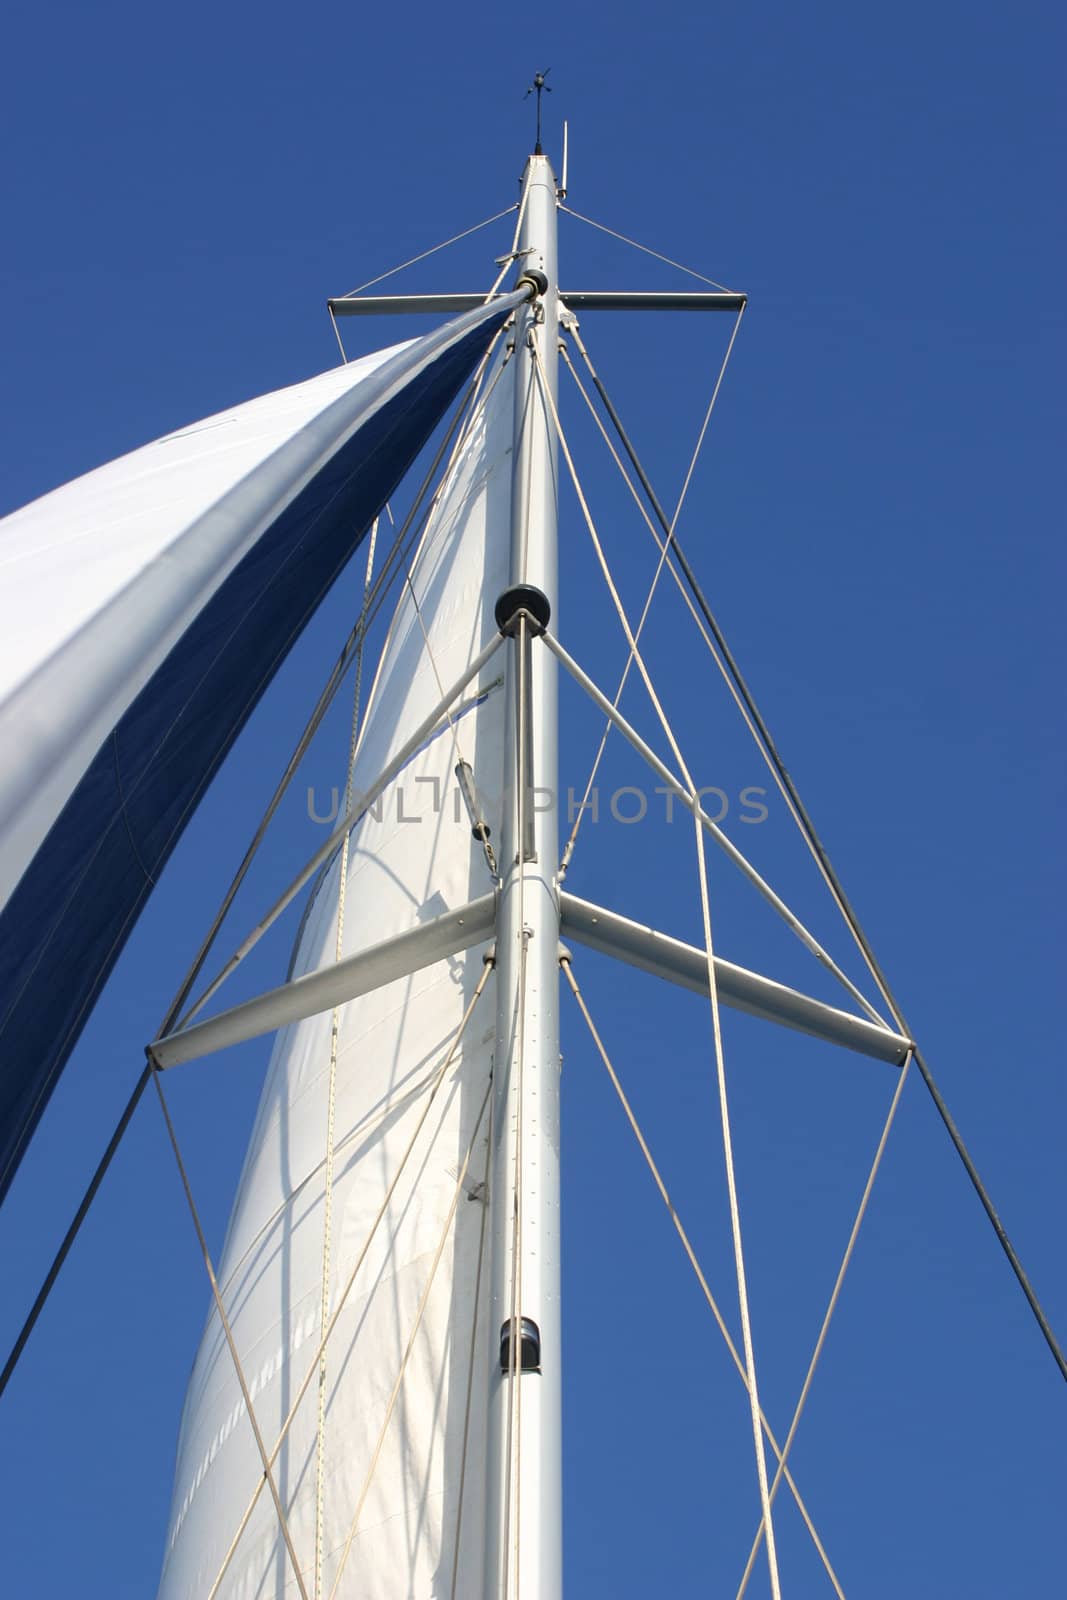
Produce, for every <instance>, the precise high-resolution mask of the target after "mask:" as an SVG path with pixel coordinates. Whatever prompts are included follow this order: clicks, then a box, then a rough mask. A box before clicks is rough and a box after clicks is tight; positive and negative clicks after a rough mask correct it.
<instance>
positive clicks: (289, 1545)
mask: <svg viewBox="0 0 1067 1600" xmlns="http://www.w3.org/2000/svg"><path fill="white" fill-rule="evenodd" d="M152 1082H153V1084H154V1086H155V1090H156V1093H157V1094H158V1096H159V1104H160V1109H161V1110H162V1112H163V1120H164V1121H165V1123H166V1125H167V1135H168V1137H169V1139H170V1145H171V1149H172V1150H173V1151H174V1159H175V1161H176V1162H177V1165H178V1174H179V1176H180V1178H181V1182H182V1188H183V1189H184V1191H185V1198H186V1201H187V1202H188V1205H189V1214H190V1216H191V1217H192V1219H193V1227H194V1228H195V1229H196V1236H197V1239H198V1240H199V1242H200V1252H201V1254H202V1255H203V1258H204V1265H205V1267H206V1268H207V1275H208V1278H209V1279H210V1282H211V1294H212V1298H213V1299H214V1302H215V1310H216V1312H217V1313H218V1318H219V1322H220V1323H221V1325H222V1331H223V1334H224V1335H225V1338H226V1343H227V1345H228V1347H229V1351H230V1355H231V1356H232V1358H233V1365H234V1370H235V1372H236V1374H237V1382H238V1384H239V1385H240V1388H241V1396H242V1398H243V1400H244V1404H245V1410H246V1411H247V1413H248V1420H249V1422H250V1424H251V1426H252V1432H253V1433H254V1434H255V1439H256V1449H257V1450H258V1451H259V1458H260V1460H261V1461H262V1463H263V1477H264V1479H265V1480H266V1482H267V1484H268V1486H269V1488H270V1492H271V1498H272V1499H273V1501H274V1509H275V1511H276V1512H277V1513H278V1523H279V1526H280V1529H281V1535H282V1538H283V1539H284V1541H285V1548H286V1550H287V1551H288V1552H289V1560H290V1561H291V1562H292V1566H293V1574H294V1576H295V1578H296V1583H297V1588H298V1589H299V1590H300V1593H301V1596H302V1600H308V1592H307V1589H306V1588H305V1586H304V1579H303V1575H302V1574H301V1571H300V1563H299V1562H298V1561H297V1559H296V1551H295V1549H294V1548H293V1539H292V1535H291V1533H290V1532H289V1520H288V1518H287V1517H286V1514H285V1507H284V1506H283V1505H282V1502H281V1496H280V1495H279V1493H278V1485H277V1484H276V1483H275V1481H274V1473H273V1471H272V1466H273V1462H272V1461H268V1459H267V1447H266V1445H265V1444H264V1443H263V1434H262V1432H261V1431H260V1426H259V1423H258V1421H257V1420H256V1413H255V1411H254V1409H253V1406H252V1396H251V1393H250V1392H249V1388H248V1380H247V1379H246V1377H245V1372H244V1367H243V1366H242V1364H241V1357H240V1355H239V1354H238V1351H237V1341H236V1340H235V1338H234V1336H233V1329H232V1328H231V1326H230V1319H229V1317H228V1316H227V1314H226V1307H225V1305H224V1304H223V1300H222V1295H221V1294H220V1293H219V1284H218V1279H217V1278H216V1276H215V1268H214V1267H213V1265H212V1263H211V1252H210V1250H209V1249H208V1244H207V1239H206V1237H205V1235H204V1228H203V1224H202V1223H201V1221H200V1213H199V1211H198V1210H197V1207H196V1201H195V1200H194V1199H193V1191H192V1189H191V1187H190V1184H189V1175H188V1173H187V1172H186V1170H185V1162H184V1161H183V1160H182V1153H181V1149H180V1148H179V1145H178V1135H177V1133H176V1132H175V1131H174V1123H173V1122H172V1121H171V1115H170V1109H169V1107H168V1105H167V1100H166V1096H165V1095H164V1093H163V1085H162V1083H161V1082H160V1073H159V1070H158V1068H153V1070H152Z"/></svg>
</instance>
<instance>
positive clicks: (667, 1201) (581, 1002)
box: [560, 956, 845, 1600]
mask: <svg viewBox="0 0 1067 1600" xmlns="http://www.w3.org/2000/svg"><path fill="white" fill-rule="evenodd" d="M560 965H561V967H562V969H563V972H564V975H565V977H566V979H567V982H568V984H569V985H570V988H571V992H572V993H573V995H574V997H575V1000H576V1001H577V1002H578V1008H579V1010H580V1011H581V1013H582V1016H583V1017H584V1019H585V1023H586V1026H587V1027H588V1029H589V1032H590V1035H591V1036H592V1039H593V1043H594V1044H595V1046H596V1048H597V1053H598V1055H599V1056H600V1059H601V1061H602V1063H603V1065H604V1068H605V1070H606V1071H607V1074H608V1077H609V1078H610V1079H611V1084H612V1088H613V1089H614V1090H615V1094H616V1096H617V1097H618V1100H619V1103H620V1105H621V1106H622V1109H623V1111H624V1113H625V1115H626V1120H627V1122H628V1123H629V1124H630V1129H631V1132H632V1133H633V1135H634V1138H635V1139H636V1140H637V1143H638V1146H639V1147H640V1150H641V1154H642V1155H643V1156H644V1158H645V1163H646V1165H647V1166H648V1170H649V1172H650V1173H651V1174H652V1178H653V1181H654V1183H655V1185H656V1188H657V1189H658V1191H659V1195H660V1199H661V1200H662V1201H663V1203H664V1205H665V1206H666V1208H667V1214H668V1216H669V1217H670V1219H671V1223H672V1225H673V1227H674V1231H675V1232H676V1233H677V1235H678V1238H679V1239H680V1240H681V1243H682V1248H683V1249H684V1251H685V1254H686V1257H687V1259H688V1261H689V1265H690V1266H691V1267H692V1269H693V1274H694V1276H695V1278H696V1280H697V1283H698V1284H699V1285H700V1289H701V1293H702V1294H703V1296H704V1299H705V1300H706V1301H707V1303H708V1307H709V1309H710V1311H711V1314H712V1316H713V1317H714V1319H715V1324H716V1326H717V1327H718V1330H719V1332H720V1333H721V1334H722V1337H723V1342H724V1343H725V1345H726V1348H727V1350H728V1351H729V1354H730V1358H731V1360H732V1361H733V1364H734V1366H735V1368H736V1369H737V1374H738V1376H739V1377H740V1379H741V1382H742V1383H743V1384H744V1385H745V1387H746V1389H747V1387H748V1375H747V1373H746V1370H745V1364H744V1362H743V1361H742V1359H741V1356H740V1354H739V1352H738V1349H737V1346H736V1345H735V1344H734V1341H733V1339H732V1338H731V1336H730V1330H729V1328H728V1327H727V1326H726V1319H725V1317H724V1316H723V1314H722V1311H721V1310H720V1308H719V1305H718V1302H717V1301H716V1299H715V1296H714V1295H713V1294H712V1292H711V1286H710V1285H709V1283H708V1280H707V1278H706V1277H705V1275H704V1270H703V1268H702V1267H701V1265H700V1261H699V1260H698V1258H697V1254H696V1251H695V1250H694V1248H693V1245H692V1243H691V1241H690V1238H689V1235H688V1234H687V1233H686V1230H685V1228H684V1226H683V1225H682V1220H681V1218H680V1217H679V1215H678V1213H677V1211H676V1210H675V1208H674V1202H673V1200H672V1199H671V1197H670V1194H669V1192H668V1189H667V1185H666V1183H665V1182H664V1180H663V1175H662V1173H661V1172H660V1170H659V1167H658V1166H657V1165H656V1161H655V1158H654V1157H653V1155H652V1151H651V1150H650V1149H649V1145H648V1141H647V1140H646V1138H645V1136H644V1133H643V1132H642V1130H641V1126H640V1124H639V1122H638V1120H637V1117H636V1115H635V1113H634V1110H633V1107H632V1106H631V1105H630V1102H629V1100H628V1099H627V1097H626V1091H625V1090H624V1089H623V1087H622V1084H621V1082H620V1081H619V1076H618V1074H617V1073H616V1071H615V1068H614V1066H613V1065H612V1062H611V1057H610V1056H609V1055H608V1052H607V1050H606V1048H605V1046H604V1042H603V1040H602V1039H601V1037H600V1034H599V1032H598V1031H597V1027H596V1024H595V1023H594V1021H593V1019H592V1016H591V1015H590V1012H589V1008H588V1006H587V1005H586V1003H585V997H584V995H583V994H582V992H581V990H580V989H579V987H578V983H577V981H576V979H575V977H574V973H573V972H572V970H571V958H570V957H569V956H567V957H564V958H563V959H562V960H561V962H560ZM759 1415H760V1422H761V1424H762V1427H763V1431H764V1433H765V1434H766V1436H767V1442H768V1444H769V1445H770V1447H771V1449H772V1451H773V1452H774V1454H775V1456H776V1458H777V1459H778V1460H779V1461H781V1460H782V1457H783V1452H782V1451H781V1450H780V1449H779V1446H778V1442H777V1440H776V1439H775V1436H774V1433H773V1431H772V1429H771V1425H770V1423H769V1422H768V1421H767V1418H766V1416H765V1414H764V1412H763V1410H762V1408H761V1410H760V1414H759ZM782 1470H783V1476H784V1477H785V1481H786V1484H787V1485H788V1487H789V1491H790V1493H791V1494H792V1496H793V1499H794V1501H795V1503H796V1507H797V1510H798V1511H799V1512H800V1515H801V1517H802V1518H803V1521H804V1526H805V1527H806V1528H807V1530H808V1533H809V1534H810V1535H811V1539H812V1543H813V1544H814V1545H815V1548H816V1550H817V1551H818V1553H819V1558H820V1560H821V1561H822V1564H823V1566H824V1568H825V1569H826V1573H827V1576H828V1577H829V1579H830V1582H831V1583H832V1585H833V1588H834V1592H835V1594H836V1595H837V1596H838V1600H845V1597H844V1593H843V1591H842V1589H841V1585H840V1583H839V1582H838V1579H837V1575H836V1573H835V1572H834V1569H833V1567H832V1566H831V1564H830V1558H829V1556H828V1555H827V1553H826V1549H825V1546H824V1545H823V1543H822V1540H821V1539H820V1538H819V1535H818V1533H817V1532H816V1529H815V1524H814V1522H813V1521H812V1519H811V1514H810V1513H809V1511H808V1508H807V1506H806V1505H805V1503H804V1500H803V1499H802V1497H801V1494H800V1490H799V1489H798V1488H797V1485H796V1482H795V1480H794V1478H793V1474H792V1473H791V1472H790V1470H789V1467H788V1465H785V1466H783V1469H782Z"/></svg>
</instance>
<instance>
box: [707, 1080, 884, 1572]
mask: <svg viewBox="0 0 1067 1600" xmlns="http://www.w3.org/2000/svg"><path fill="white" fill-rule="evenodd" d="M914 1054H915V1052H914V1050H909V1051H908V1054H907V1056H906V1058H905V1060H904V1065H903V1066H902V1067H901V1069H900V1075H899V1077H898V1078H897V1086H896V1089H895V1090H894V1091H893V1099H892V1101H891V1102H890V1106H889V1113H888V1115H887V1116H886V1119H885V1124H884V1126H883V1128H882V1133H881V1137H880V1138H879V1140H878V1146H877V1149H876V1150H875V1152H874V1160H873V1161H872V1163H871V1170H870V1172H869V1173H868V1174H867V1182H866V1183H865V1184H864V1186H863V1194H862V1195H861V1196H860V1203H859V1208H858V1210H857V1212H856V1219H855V1221H854V1222H853V1224H852V1232H851V1233H850V1234H849V1236H848V1243H847V1244H846V1246H845V1253H844V1255H843V1256H842V1258H841V1265H840V1267H839V1268H838V1271H837V1277H836V1278H835V1279H834V1286H833V1289H832V1290H831V1292H830V1299H829V1301H828V1303H827V1306H826V1312H825V1315H824V1316H823V1319H822V1326H821V1327H820V1329H819V1336H818V1338H817V1339H816V1341H815V1348H814V1350H813V1351H812V1353H811V1360H810V1361H809V1362H808V1370H807V1372H806V1373H805V1374H804V1382H803V1383H802V1384H801V1386H800V1396H799V1398H798V1400H797V1403H796V1405H795V1407H794V1408H793V1420H792V1421H791V1422H790V1424H789V1432H788V1433H787V1434H786V1436H785V1443H784V1444H783V1445H782V1456H781V1460H780V1461H779V1463H778V1470H777V1472H776V1473H775V1475H774V1482H773V1483H772V1484H771V1493H770V1499H771V1503H772V1505H773V1503H774V1497H775V1495H776V1494H777V1493H778V1486H779V1484H780V1483H781V1481H782V1474H783V1472H784V1471H785V1464H786V1462H787V1461H788V1460H789V1452H790V1450H791V1449H792V1448H793V1440H794V1438H795V1437H796V1431H797V1427H798V1426H799V1424H800V1418H801V1415H802V1414H803V1411H804V1407H805V1405H806V1404H807V1399H808V1395H809V1393H810V1391H811V1385H812V1380H813V1379H814V1377H815V1368H816V1367H817V1366H818V1364H819V1357H820V1356H821V1355H822V1350H823V1345H824V1344H825V1343H826V1335H827V1333H828V1332H829V1330H830V1322H831V1320H832V1318H833V1314H834V1312H835V1311H836V1309H837V1302H838V1300H839V1299H840V1297H841V1288H842V1285H843V1284H844V1281H845V1274H846V1272H847V1271H848V1269H849V1264H850V1263H851V1261H852V1253H853V1251H854V1250H855V1248H856V1240H857V1239H858V1237H859V1231H860V1228H861V1226H862V1224H863V1219H864V1217H865V1216H866V1214H867V1205H868V1202H869V1201H870V1198H871V1193H872V1191H873V1189H874V1180H875V1179H876V1178H877V1176H878V1169H879V1167H880V1166H881V1165H882V1157H883V1156H884V1155H885V1148H886V1145H887V1144H888V1142H889V1134H890V1132H891V1130H892V1127H893V1123H894V1121H895V1120H896V1115H897V1108H898V1107H899V1105H900V1100H901V1096H902V1095H903V1093H904V1083H905V1080H906V1079H907V1076H908V1068H909V1067H910V1066H911V1063H912V1059H913V1057H914ZM762 1538H763V1523H762V1522H761V1523H760V1525H759V1527H758V1528H757V1529H756V1537H755V1538H754V1539H753V1541H752V1549H751V1551H750V1552H749V1557H748V1562H747V1564H746V1566H745V1570H744V1572H743V1574H742V1576H741V1582H740V1584H739V1586H738V1590H737V1597H736V1600H744V1594H745V1590H746V1589H747V1588H748V1581H749V1578H750V1577H751V1576H752V1568H753V1566H754V1565H755V1561H756V1555H757V1552H758V1551H759V1547H760V1541H761V1540H762Z"/></svg>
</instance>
